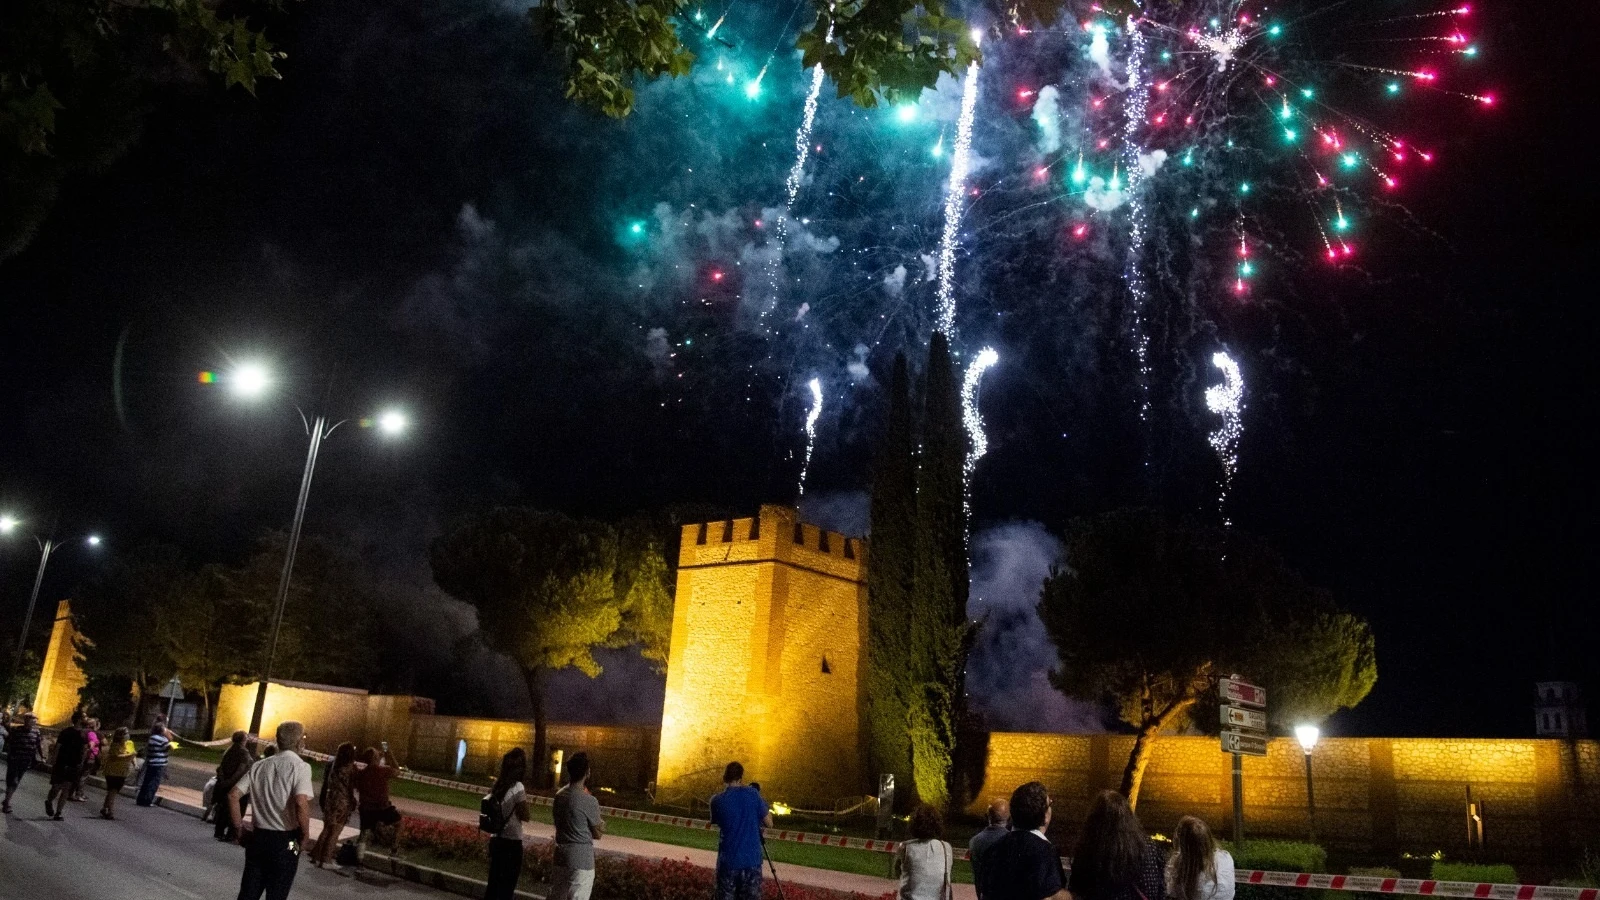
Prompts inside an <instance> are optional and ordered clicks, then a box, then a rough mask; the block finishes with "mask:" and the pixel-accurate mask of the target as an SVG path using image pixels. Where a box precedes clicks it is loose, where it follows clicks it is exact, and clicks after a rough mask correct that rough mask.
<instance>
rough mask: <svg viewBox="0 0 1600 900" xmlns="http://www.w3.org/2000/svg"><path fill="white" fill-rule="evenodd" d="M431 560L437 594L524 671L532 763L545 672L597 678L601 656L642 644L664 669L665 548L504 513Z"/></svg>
mask: <svg viewBox="0 0 1600 900" xmlns="http://www.w3.org/2000/svg"><path fill="white" fill-rule="evenodd" d="M429 560H430V561H431V562H432V565H433V577H434V581H435V582H436V583H437V584H438V585H439V587H440V588H441V589H442V590H444V592H445V593H447V594H449V595H451V596H452V597H455V598H456V599H458V600H462V601H464V602H466V603H470V604H471V605H472V606H473V607H474V608H475V609H476V610H477V611H478V629H479V632H480V633H481V634H482V636H483V640H484V642H485V643H486V644H487V645H488V646H489V647H490V648H491V649H494V650H497V651H499V652H501V653H503V654H505V655H506V656H508V657H510V658H511V659H512V660H513V661H515V662H516V663H517V665H518V666H519V667H520V668H521V670H522V673H523V678H524V680H525V681H526V682H527V686H528V694H529V697H530V699H531V700H532V701H533V719H534V759H535V760H536V761H542V760H543V759H544V758H545V748H546V738H545V726H546V720H545V702H544V701H545V698H544V686H543V681H544V675H545V674H546V673H549V672H553V671H555V670H557V669H564V668H567V667H572V668H575V669H577V670H578V671H580V672H583V673H584V674H585V675H588V676H589V677H591V678H593V677H595V676H598V675H599V674H600V672H601V666H600V663H599V661H598V660H596V659H595V656H594V651H595V650H596V649H598V648H602V647H609V648H617V647H626V646H630V645H634V644H637V645H639V646H640V648H641V650H642V651H643V652H644V654H645V656H646V658H648V659H651V660H652V661H655V662H656V663H658V664H664V663H665V661H666V650H667V642H668V641H669V640H670V633H671V626H672V612H671V609H672V605H671V593H670V591H669V590H668V585H667V578H668V577H669V574H668V571H669V570H668V567H667V564H666V559H665V555H664V553H663V543H662V542H661V541H659V540H657V539H655V537H654V536H653V535H651V534H641V533H639V531H638V529H637V528H618V527H616V526H613V525H609V524H606V523H603V522H596V521H593V520H589V519H573V518H570V517H568V516H565V515H563V514H561V513H556V512H546V511H543V510H537V509H528V508H525V507H500V508H497V509H493V510H490V511H488V512H485V513H481V514H479V515H476V516H472V517H470V518H468V519H467V520H466V521H464V522H463V523H462V524H461V525H459V526H458V527H456V528H455V529H454V530H453V531H451V532H449V533H447V534H445V535H443V536H441V537H440V538H438V539H437V540H435V541H434V543H433V546H432V547H431V548H430V549H429ZM543 768H544V767H543V765H542V762H541V764H540V765H538V766H537V767H536V771H542V770H543Z"/></svg>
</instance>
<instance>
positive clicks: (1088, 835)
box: [900, 781, 1234, 900]
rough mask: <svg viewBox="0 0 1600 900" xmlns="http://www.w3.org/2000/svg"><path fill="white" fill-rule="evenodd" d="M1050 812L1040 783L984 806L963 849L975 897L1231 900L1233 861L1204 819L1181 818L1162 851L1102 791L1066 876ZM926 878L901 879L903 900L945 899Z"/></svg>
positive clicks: (1112, 794)
mask: <svg viewBox="0 0 1600 900" xmlns="http://www.w3.org/2000/svg"><path fill="white" fill-rule="evenodd" d="M1053 807H1054V801H1053V799H1052V798H1051V797H1050V792H1049V791H1048V790H1047V789H1046V788H1045V786H1044V785H1043V784H1041V783H1039V782H1037V781H1031V782H1029V783H1027V784H1024V785H1022V786H1021V787H1019V788H1017V789H1016V790H1015V791H1013V792H1012V794H1011V799H1010V800H1009V801H1006V800H997V801H995V802H994V803H992V804H991V805H990V806H989V810H988V815H987V822H986V824H985V826H984V828H983V830H982V831H979V832H978V833H977V834H975V835H973V837H972V840H971V841H969V842H968V844H967V848H968V852H969V855H970V857H971V859H972V874H973V881H974V882H975V884H976V887H977V893H978V898H979V900H1069V898H1070V900H1233V893H1234V887H1233V857H1232V856H1230V855H1229V854H1228V851H1226V850H1223V849H1221V848H1219V847H1218V846H1217V842H1216V839H1215V838H1214V837H1212V835H1211V829H1210V828H1209V827H1208V826H1207V825H1206V823H1205V822H1204V821H1202V820H1200V819H1197V818H1195V817H1193V816H1185V817H1183V818H1182V819H1181V820H1179V822H1178V826H1177V829H1176V830H1175V831H1174V834H1173V839H1172V846H1171V848H1170V850H1168V849H1164V848H1163V847H1162V846H1161V845H1159V844H1157V843H1156V842H1155V841H1153V840H1151V839H1150V838H1149V837H1147V836H1146V834H1145V830H1144V826H1143V825H1141V824H1140V822H1139V818H1138V816H1136V815H1135V814H1134V811H1133V808H1132V807H1130V806H1129V805H1128V800H1127V798H1126V797H1124V796H1122V795H1121V794H1119V793H1117V792H1116V791H1102V792H1100V793H1099V794H1098V795H1096V796H1095V798H1094V802H1093V803H1092V804H1090V806H1089V814H1088V816H1087V817H1086V818H1085V819H1084V823H1083V828H1082V829H1081V830H1080V831H1079V833H1078V842H1077V846H1076V847H1075V848H1074V850H1073V853H1072V871H1071V873H1070V874H1069V873H1068V872H1067V870H1066V868H1065V867H1064V866H1063V865H1062V862H1061V854H1060V852H1059V851H1058V850H1057V849H1056V846H1055V844H1053V843H1052V842H1051V841H1050V839H1049V838H1048V837H1046V832H1047V830H1048V829H1049V827H1050V820H1051V815H1052V811H1053ZM913 822H915V817H913ZM913 827H914V828H915V826H913ZM930 877H931V876H929V875H928V874H927V872H926V870H924V871H923V872H922V873H921V874H920V878H919V879H912V878H908V877H907V876H905V875H902V876H901V882H900V896H901V898H903V900H933V898H937V900H949V893H948V891H946V892H945V893H928V892H926V890H925V888H924V887H923V886H924V885H927V884H929V883H930V880H929V879H930ZM944 877H945V879H946V883H948V877H949V876H948V875H945V876H944ZM915 890H923V891H924V892H923V893H913V892H909V891H915Z"/></svg>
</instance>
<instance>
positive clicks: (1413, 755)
mask: <svg viewBox="0 0 1600 900" xmlns="http://www.w3.org/2000/svg"><path fill="white" fill-rule="evenodd" d="M1132 748H1133V737H1132V736H1124V735H1056V734H994V735H991V736H990V738H989V755H988V762H987V766H986V769H985V776H984V782H983V787H982V789H981V790H980V791H979V792H978V796H977V798H976V799H975V800H974V801H973V803H972V806H971V807H970V811H971V812H973V813H980V812H981V811H982V809H983V807H984V806H986V805H987V803H988V802H989V800H990V799H992V798H995V797H1003V796H1009V795H1010V793H1011V791H1012V790H1013V789H1015V788H1016V787H1017V786H1018V785H1020V784H1022V783H1024V782H1028V781H1034V780H1038V781H1042V782H1044V783H1045V784H1046V785H1047V786H1048V787H1049V788H1050V791H1051V793H1052V795H1053V796H1054V797H1055V798H1056V802H1055V814H1056V816H1057V817H1058V818H1064V819H1065V820H1066V821H1068V822H1073V821H1077V820H1080V819H1081V818H1082V817H1083V815H1084V813H1085V812H1086V811H1087V808H1088V804H1089V801H1090V799H1091V798H1092V797H1093V796H1094V794H1095V792H1096V791H1099V790H1101V789H1107V788H1115V787H1116V786H1117V784H1118V782H1119V781H1120V779H1121V776H1122V768H1123V766H1124V765H1125V764H1126V762H1127V759H1128V753H1129V751H1130V750H1132ZM1312 774H1313V777H1314V785H1315V791H1316V826H1317V834H1318V837H1319V839H1320V842H1321V843H1323V844H1324V845H1327V846H1329V847H1332V848H1338V849H1344V850H1351V851H1357V852H1377V853H1400V852H1411V853H1432V852H1434V851H1436V850H1443V851H1444V852H1445V853H1446V854H1447V855H1450V856H1454V857H1456V858H1460V857H1462V856H1463V855H1465V853H1466V851H1467V849H1468V845H1467V806H1466V803H1467V791H1468V789H1469V788H1470V789H1471V792H1472V798H1473V799H1474V800H1476V801H1478V802H1479V803H1480V804H1481V806H1482V811H1483V824H1484V843H1485V851H1484V852H1485V855H1486V857H1487V858H1491V859H1496V860H1505V861H1508V862H1523V861H1558V860H1566V859H1570V858H1572V855H1573V854H1574V853H1579V852H1581V848H1582V846H1583V844H1584V843H1585V842H1586V841H1587V842H1589V843H1592V842H1593V840H1594V839H1595V838H1596V837H1600V744H1597V743H1596V742H1594V741H1561V740H1478V739H1453V738H1452V739H1397V738H1329V739H1324V740H1323V741H1321V742H1320V743H1318V744H1317V746H1316V749H1315V751H1314V753H1313V755H1312ZM1244 800H1245V830H1246V833H1247V834H1248V835H1249V836H1251V837H1276V838H1289V839H1297V840H1303V839H1305V838H1306V837H1307V836H1308V834H1309V833H1310V821H1309V816H1308V811H1307V805H1306V773H1305V754H1304V752H1303V751H1302V750H1301V749H1300V745H1299V744H1298V743H1296V742H1295V741H1294V740H1292V739H1289V738H1277V739H1274V740H1272V741H1271V742H1270V743H1269V744H1268V748H1267V755H1266V756H1265V757H1260V758H1252V757H1246V758H1245V759H1244ZM1184 815H1197V816H1200V817H1201V818H1203V819H1205V820H1206V821H1207V822H1209V823H1210V824H1211V826H1212V827H1213V828H1214V829H1216V830H1217V831H1218V833H1220V834H1228V833H1229V831H1230V830H1231V828H1232V822H1233V788H1232V778H1231V757H1230V756H1229V755H1227V754H1225V753H1223V752H1222V751H1221V749H1220V748H1219V746H1218V742H1217V739H1216V738H1214V737H1163V738H1159V739H1158V740H1157V741H1156V744H1155V750H1154V752H1153V754H1152V759H1151V762H1150V767H1149V769H1148V770H1147V771H1146V773H1145V777H1144V784H1143V788H1142V791H1141V793H1140V798H1139V817H1140V819H1142V820H1143V821H1144V823H1145V825H1146V826H1147V827H1149V828H1150V829H1152V830H1156V831H1164V832H1170V831H1171V829H1172V827H1173V826H1174V825H1175V824H1176V823H1177V821H1178V818H1179V817H1181V816H1184Z"/></svg>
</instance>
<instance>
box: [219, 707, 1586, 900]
mask: <svg viewBox="0 0 1600 900" xmlns="http://www.w3.org/2000/svg"><path fill="white" fill-rule="evenodd" d="M251 740H252V741H253V742H258V743H259V741H256V739H255V738H252V739H251ZM191 743H196V742H191ZM300 755H301V756H305V757H309V758H311V759H315V760H319V761H323V762H326V761H327V760H330V759H332V758H333V757H332V756H330V755H328V754H326V753H317V752H315V751H311V750H306V751H302V753H301V754H300ZM398 777H400V778H402V779H404V780H406V781H415V782H418V783H419V784H431V785H434V786H436V787H442V788H450V789H452V790H457V791H465V792H468V793H473V794H478V793H482V792H483V785H481V784H473V783H471V782H466V781H453V780H451V779H449V778H439V777H437V776H434V775H422V774H420V773H417V772H409V771H405V770H401V771H400V772H399V773H398ZM528 800H529V801H530V802H532V803H535V804H538V805H539V806H551V805H553V804H554V802H555V801H554V800H553V798H550V797H545V796H541V795H529V797H528ZM600 812H601V813H602V814H604V815H607V816H610V817H612V818H616V819H627V820H630V821H634V822H649V823H652V824H658V825H670V826H673V827H676V828H690V829H694V830H696V831H713V830H716V827H717V826H715V825H713V824H712V823H711V821H710V820H708V819H695V818H690V817H688V816H672V815H667V814H665V813H654V812H645V811H642V810H637V809H622V808H620V807H615V806H602V807H600ZM761 833H762V834H763V835H764V836H765V837H766V839H767V840H769V841H784V842H786V843H792V844H815V845H817V846H820V847H841V848H844V849H847V850H866V851H869V852H872V853H894V852H895V851H896V850H897V849H899V847H900V842H899V841H880V840H875V839H873V838H858V837H848V836H845V835H837V834H816V833H814V832H807V831H789V830H787V829H778V828H763V829H762V831H761ZM953 849H954V850H955V857H956V859H971V858H972V856H971V853H970V851H968V850H967V848H965V847H956V848H953ZM1061 863H1062V865H1063V866H1065V867H1066V868H1067V870H1068V871H1071V868H1072V860H1071V859H1069V858H1067V857H1062V859H1061ZM1233 881H1234V883H1235V884H1249V885H1259V886H1264V887H1285V888H1305V889H1308V890H1324V891H1351V892H1354V893H1363V894H1398V895H1408V896H1417V897H1462V898H1472V900H1600V889H1596V888H1572V887H1551V886H1548V885H1537V884H1491V883H1489V882H1474V881H1431V880H1428V879H1413V878H1383V877H1381V876H1376V875H1316V874H1311V873H1308V872H1269V871H1264V870H1248V869H1240V870H1237V871H1235V872H1234V877H1233Z"/></svg>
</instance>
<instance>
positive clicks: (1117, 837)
mask: <svg viewBox="0 0 1600 900" xmlns="http://www.w3.org/2000/svg"><path fill="white" fill-rule="evenodd" d="M1163 868H1164V860H1163V859H1162V858H1161V851H1160V850H1158V849H1157V848H1156V846H1155V845H1154V844H1152V843H1151V842H1150V839H1149V838H1147V837H1145V835H1144V827H1143V826H1141V825H1140V824H1139V817H1138V816H1135V815H1134V814H1133V808H1132V807H1130V806H1129V805H1128V800H1127V798H1126V797H1124V796H1122V795H1121V794H1119V793H1117V792H1116V791H1101V792H1100V794H1099V795H1098V796H1096V797H1095V798H1094V804H1093V805H1092V806H1090V807H1089V817H1088V819H1086V820H1085V821H1084V823H1083V832H1082V834H1080V835H1079V836H1078V849H1077V851H1076V852H1075V853H1073V854H1072V875H1071V877H1070V878H1069V880H1068V882H1067V890H1068V891H1069V892H1070V893H1071V894H1072V896H1073V900H1166V896H1167V889H1166V878H1165V876H1164V873H1163V872H1162V869H1163Z"/></svg>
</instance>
